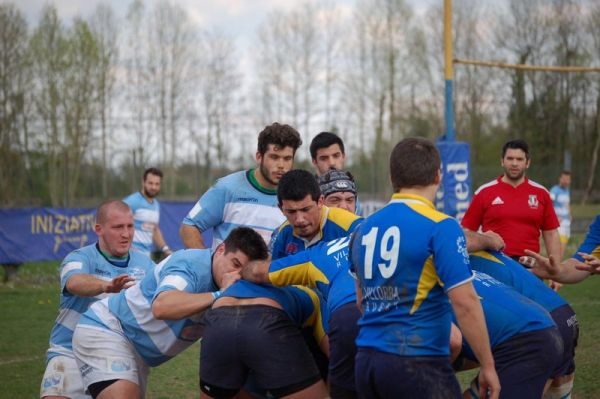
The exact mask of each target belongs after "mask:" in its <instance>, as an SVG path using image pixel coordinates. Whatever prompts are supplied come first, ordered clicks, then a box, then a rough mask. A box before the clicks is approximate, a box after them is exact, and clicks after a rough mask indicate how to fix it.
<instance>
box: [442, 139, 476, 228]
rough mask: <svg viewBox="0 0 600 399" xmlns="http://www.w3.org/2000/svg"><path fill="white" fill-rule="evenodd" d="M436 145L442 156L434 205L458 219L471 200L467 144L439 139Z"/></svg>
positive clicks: (469, 163) (463, 213) (461, 216)
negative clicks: (440, 173)
mask: <svg viewBox="0 0 600 399" xmlns="http://www.w3.org/2000/svg"><path fill="white" fill-rule="evenodd" d="M436 145H437V148H438V150H439V151H440V156H441V158H442V184H441V185H440V188H439V190H438V192H437V194H436V207H437V208H438V209H439V210H440V211H442V212H444V213H445V214H447V215H450V216H453V217H455V218H456V219H458V221H460V220H462V218H463V216H464V215H465V212H466V211H467V208H468V207H469V203H470V202H471V186H472V183H471V162H470V151H469V144H467V143H463V142H459V141H442V140H440V141H438V142H437V143H436Z"/></svg>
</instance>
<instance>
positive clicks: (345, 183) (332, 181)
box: [317, 169, 358, 213]
mask: <svg viewBox="0 0 600 399" xmlns="http://www.w3.org/2000/svg"><path fill="white" fill-rule="evenodd" d="M317 181H318V183H319V188H320V190H321V194H322V195H323V204H324V205H325V206H328V207H330V208H341V209H345V210H347V211H348V212H350V213H356V201H357V200H358V197H357V196H356V183H355V182H354V177H353V176H352V174H351V173H350V172H346V171H343V170H336V169H332V170H330V171H327V172H325V173H324V174H323V175H321V176H319V177H318V179H317Z"/></svg>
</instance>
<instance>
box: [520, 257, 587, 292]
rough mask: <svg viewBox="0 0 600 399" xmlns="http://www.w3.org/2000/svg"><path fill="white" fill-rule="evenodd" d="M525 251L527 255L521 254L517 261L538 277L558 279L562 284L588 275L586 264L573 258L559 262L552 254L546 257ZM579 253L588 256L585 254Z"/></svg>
mask: <svg viewBox="0 0 600 399" xmlns="http://www.w3.org/2000/svg"><path fill="white" fill-rule="evenodd" d="M525 253H526V254H527V256H521V258H520V259H519V262H520V263H522V264H523V265H525V266H527V267H530V268H531V271H532V272H533V273H534V274H535V275H536V276H538V277H541V278H547V279H551V280H554V281H558V282H559V283H562V284H575V283H579V282H580V281H583V280H584V279H586V278H587V277H589V275H590V272H589V271H588V270H587V269H589V267H588V265H586V264H585V263H583V262H580V261H578V260H577V259H575V258H569V259H566V260H564V261H563V262H562V263H559V261H558V260H557V259H556V258H555V257H554V256H551V257H550V258H546V257H545V256H542V255H540V254H538V253H536V252H533V251H530V250H528V249H526V250H525ZM581 255H582V256H583V255H586V256H589V255H587V254H581ZM584 259H585V258H584ZM594 259H595V258H594Z"/></svg>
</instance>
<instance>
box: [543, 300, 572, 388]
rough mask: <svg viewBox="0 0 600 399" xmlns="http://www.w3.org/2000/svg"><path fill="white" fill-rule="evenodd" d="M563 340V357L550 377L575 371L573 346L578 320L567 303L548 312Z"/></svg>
mask: <svg viewBox="0 0 600 399" xmlns="http://www.w3.org/2000/svg"><path fill="white" fill-rule="evenodd" d="M550 316H552V320H554V322H555V323H556V326H557V327H558V331H559V332H560V335H561V337H562V340H563V348H564V350H563V357H562V361H561V363H560V365H559V366H558V368H557V369H556V370H555V371H554V373H552V377H560V376H563V375H569V374H572V373H573V372H574V371H575V348H576V347H577V340H578V339H579V322H578V321H577V316H576V315H575V311H573V309H572V308H571V306H569V305H563V306H561V307H559V308H556V309H554V310H553V311H552V312H550Z"/></svg>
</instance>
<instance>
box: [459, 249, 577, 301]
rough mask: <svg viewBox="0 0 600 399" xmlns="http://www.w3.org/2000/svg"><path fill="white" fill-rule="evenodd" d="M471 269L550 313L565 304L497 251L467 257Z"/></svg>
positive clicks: (540, 282)
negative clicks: (509, 288) (506, 286)
mask: <svg viewBox="0 0 600 399" xmlns="http://www.w3.org/2000/svg"><path fill="white" fill-rule="evenodd" d="M469 260H470V261H471V269H473V270H477V271H479V272H482V273H485V274H488V275H490V276H492V277H493V278H495V279H496V280H498V281H500V282H501V283H503V284H506V285H508V286H509V287H512V288H514V289H515V290H516V291H517V292H519V293H520V294H521V295H523V296H525V297H527V298H529V299H531V300H532V301H534V302H536V303H538V304H540V305H541V306H542V307H543V308H544V309H546V310H547V311H548V312H552V311H553V310H554V309H557V308H559V307H561V306H563V305H566V304H567V302H566V301H565V300H564V299H563V298H562V297H561V296H560V295H558V293H556V292H555V291H554V290H553V289H551V288H550V287H548V286H547V285H546V284H544V282H543V281H542V280H540V279H539V278H538V277H537V276H535V275H534V274H533V273H531V272H530V271H529V270H527V269H526V268H524V267H523V266H521V264H520V263H518V262H517V261H515V260H513V259H512V258H510V257H508V256H506V255H504V254H503V253H502V252H497V251H479V252H475V253H472V254H471V255H470V256H469Z"/></svg>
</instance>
